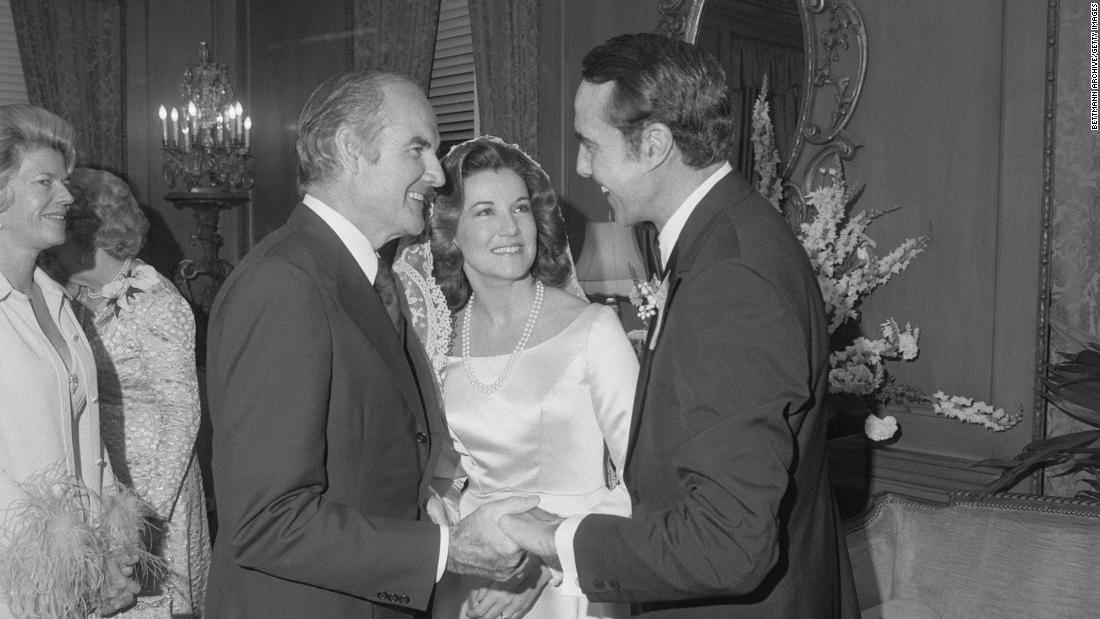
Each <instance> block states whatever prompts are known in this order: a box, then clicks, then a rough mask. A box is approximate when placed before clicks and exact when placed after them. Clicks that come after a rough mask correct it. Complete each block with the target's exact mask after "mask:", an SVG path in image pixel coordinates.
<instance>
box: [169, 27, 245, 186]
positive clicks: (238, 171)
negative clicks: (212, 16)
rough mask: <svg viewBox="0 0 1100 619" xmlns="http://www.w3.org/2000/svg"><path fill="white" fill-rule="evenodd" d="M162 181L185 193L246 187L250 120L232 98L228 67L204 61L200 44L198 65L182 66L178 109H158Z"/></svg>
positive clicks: (205, 49) (207, 53) (204, 50)
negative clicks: (178, 187) (162, 164)
mask: <svg viewBox="0 0 1100 619" xmlns="http://www.w3.org/2000/svg"><path fill="white" fill-rule="evenodd" d="M157 116H158V117H159V118H160V129H161V146H162V148H163V150H164V179H165V180H166V181H168V184H169V186H171V187H172V188H175V187H176V186H177V185H181V186H182V187H183V188H186V189H187V190H189V191H207V192H232V191H240V190H248V189H251V188H252V184H253V179H252V161H251V160H252V139H251V138H252V136H251V133H252V118H251V117H250V116H245V114H244V108H243V107H242V106H241V102H240V101H236V100H234V99H233V85H232V84H230V83H229V69H228V68H226V66H225V65H222V64H215V63H212V62H210V50H209V48H208V47H207V46H206V42H205V41H203V42H201V43H199V63H198V64H192V65H188V67H187V69H186V70H184V72H183V82H182V83H181V84H180V107H179V108H176V107H172V108H171V112H169V111H168V109H167V108H165V106H163V105H161V106H160V107H159V109H158V110H157Z"/></svg>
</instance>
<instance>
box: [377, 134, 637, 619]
mask: <svg viewBox="0 0 1100 619" xmlns="http://www.w3.org/2000/svg"><path fill="white" fill-rule="evenodd" d="M442 163H443V167H444V170H445V171H446V173H447V177H448V184H447V185H446V186H444V187H443V188H442V189H441V190H440V194H439V195H438V196H437V198H436V202H435V207H434V209H433V214H432V217H431V255H430V256H429V255H428V252H427V249H426V247H424V246H423V245H421V246H412V247H409V248H406V249H405V250H404V252H403V254H402V256H401V259H399V260H398V263H397V264H396V265H395V271H396V272H397V273H398V275H399V276H401V277H402V281H403V282H405V284H406V286H405V288H406V295H407V298H408V300H409V301H410V307H411V308H412V320H413V324H414V326H417V327H418V331H420V332H421V334H422V338H423V339H424V340H425V346H426V348H427V349H428V351H429V354H430V356H432V357H433V361H434V362H435V364H436V368H437V370H438V371H439V373H440V375H441V377H442V389H443V396H444V397H443V400H444V406H445V410H446V418H447V423H448V425H449V428H450V434H451V437H452V438H453V440H454V443H455V447H456V451H457V454H458V458H459V462H457V463H455V467H454V469H453V470H443V471H440V473H439V475H440V476H441V477H442V478H444V482H445V483H444V484H443V486H444V492H443V494H444V499H445V500H444V503H449V504H450V508H451V509H450V512H451V513H450V519H453V521H457V518H459V517H461V516H463V515H465V514H467V513H469V512H471V511H473V510H474V509H476V508H477V507H478V506H479V505H481V504H483V503H486V502H488V501H492V500H496V499H500V498H504V497H506V496H511V495H517V494H534V495H537V496H538V497H539V499H540V503H539V507H540V508H542V509H544V510H546V511H548V512H552V513H554V514H557V515H561V516H568V515H571V514H574V513H578V512H589V511H602V512H606V513H614V514H620V515H624V516H629V514H630V498H629V496H628V495H627V493H626V491H625V488H623V487H622V486H621V485H619V486H617V487H616V488H615V489H614V490H611V489H609V485H614V483H613V482H612V483H610V484H609V481H608V474H607V469H606V466H605V464H606V461H607V454H609V455H610V457H611V461H612V462H613V463H614V464H615V465H616V466H618V467H621V465H622V461H623V458H624V456H625V451H626V445H627V438H628V434H629V431H630V415H631V409H632V406H633V400H634V387H635V381H636V380H637V373H638V362H637V357H636V356H635V353H634V351H633V349H632V348H631V346H630V343H629V342H628V340H627V338H626V335H625V334H624V332H623V328H622V326H621V324H620V323H619V321H618V318H617V317H616V316H615V314H614V312H612V311H611V310H610V309H608V308H606V307H603V306H600V305H595V304H589V303H588V302H587V300H585V299H584V298H583V293H580V289H579V286H577V284H576V276H575V274H574V273H573V263H572V259H571V258H570V256H569V252H568V248H567V243H566V238H565V231H564V221H563V220H562V217H561V213H560V211H559V209H558V205H557V197H556V195H555V193H554V190H553V188H552V187H551V185H550V179H549V178H548V177H547V175H546V173H545V172H543V170H542V169H541V168H540V167H539V166H538V164H536V163H535V162H534V161H533V160H532V159H531V158H530V157H528V156H527V155H526V154H525V153H523V152H522V151H521V150H520V149H519V148H518V147H516V146H514V145H508V144H504V143H503V142H502V141H500V140H499V139H496V138H492V137H481V138H478V139H476V140H472V141H470V142H466V143H464V144H462V145H459V146H457V147H456V148H454V149H453V150H452V151H451V152H450V153H449V154H448V155H447V156H446V157H445V158H444V159H443V162H442ZM432 258H434V277H435V282H432V281H431V279H432V278H431V277H429V276H426V274H425V272H424V268H423V267H424V265H425V264H430V262H431V259H432ZM410 263H411V264H414V265H418V266H419V267H420V268H421V270H420V272H419V273H417V272H416V270H415V269H413V268H409V264H410ZM413 280H415V281H413ZM436 282H437V283H438V286H439V289H441V290H442V293H443V295H442V296H444V297H445V298H446V303H445V305H446V307H441V306H443V305H444V304H443V302H442V299H441V298H440V294H439V289H435V287H434V286H433V284H434V283H436ZM410 284H411V285H410ZM433 289H434V290H433ZM433 291H434V295H433ZM420 309H424V311H419V310H420ZM446 310H449V312H447V311H446ZM452 315H453V334H454V337H449V336H450V334H451V333H452V331H451V328H450V327H452V323H451V317H452ZM429 325H430V326H429ZM452 480H453V481H452ZM464 482H465V483H464ZM463 486H465V487H464V489H463ZM460 490H461V495H460V497H457V501H456V500H455V499H456V496H455V495H457V494H458V491H460ZM455 503H457V508H456V507H455ZM455 511H457V513H455ZM559 581H560V577H558V576H557V575H556V574H554V573H553V572H552V571H551V570H550V569H549V568H547V567H546V566H542V565H541V564H539V563H538V560H537V559H534V564H533V565H532V566H531V569H530V570H528V572H527V573H526V576H525V577H523V578H517V579H516V580H514V581H511V582H508V583H504V584H500V583H490V582H488V581H485V580H481V579H477V578H471V577H459V576H456V575H453V574H447V575H446V576H445V577H444V579H443V581H441V582H440V584H439V586H438V588H437V590H436V597H435V602H434V616H435V617H437V618H446V619H452V618H456V617H463V618H465V617H467V616H475V617H476V616H483V617H492V618H494V619H495V618H496V617H520V616H526V617H537V618H545V619H573V618H576V617H620V616H626V615H627V614H628V613H627V607H626V606H625V605H620V604H603V603H589V602H588V600H587V599H586V598H584V597H574V596H569V595H564V594H561V593H559V591H558V589H557V588H556V587H555V586H553V584H551V586H547V584H548V583H555V582H559ZM468 613H469V615H468ZM525 613H526V614H525Z"/></svg>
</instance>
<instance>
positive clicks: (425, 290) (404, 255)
mask: <svg viewBox="0 0 1100 619" xmlns="http://www.w3.org/2000/svg"><path fill="white" fill-rule="evenodd" d="M476 141H493V142H497V143H499V144H505V142H504V141H503V140H501V139H500V138H497V137H494V136H489V135H483V136H480V137H477V138H474V139H473V140H470V141H468V142H463V143H462V144H459V145H458V146H455V147H453V148H452V149H451V151H450V152H454V150H455V149H456V148H460V147H462V146H464V145H466V144H469V143H470V142H476ZM507 146H510V147H512V148H515V149H516V150H518V151H520V152H521V153H523V155H524V156H525V157H527V159H529V160H530V161H531V163H532V164H534V166H535V167H536V168H537V169H538V171H539V172H541V173H542V174H543V175H546V172H545V171H544V170H543V169H542V166H540V165H538V163H537V162H536V161H535V160H534V159H532V158H531V157H530V156H529V155H527V153H525V152H523V150H522V149H520V147H519V146H517V145H515V144H507ZM448 156H450V153H448ZM547 181H548V182H549V176H547ZM556 211H557V213H556V214H557V217H558V218H559V219H561V220H562V221H564V218H563V217H562V213H561V207H560V206H558V207H556ZM430 213H431V214H429V216H428V221H427V224H426V225H427V226H428V227H429V230H430V227H431V225H432V221H433V216H432V215H434V208H432V209H431V210H430ZM563 227H564V226H563ZM423 236H424V238H425V239H428V238H430V234H426V235H423ZM565 251H566V257H567V258H568V259H569V277H568V278H567V279H566V281H565V285H564V286H562V288H563V289H564V290H566V291H567V292H570V293H572V294H574V295H576V296H578V297H580V298H581V299H583V300H585V301H587V300H588V297H586V296H585V294H584V291H583V290H581V286H580V282H579V281H577V270H576V266H575V265H574V263H573V256H572V255H571V254H570V253H569V245H568V243H567V244H566V248H565ZM432 268H433V264H432V250H431V245H430V242H429V241H428V240H424V241H421V242H412V243H407V244H405V245H403V246H402V247H400V248H399V249H398V252H397V257H396V258H394V262H393V272H394V275H396V276H397V279H398V281H400V282H401V287H402V289H403V290H404V291H405V300H406V302H407V305H408V311H409V324H410V325H411V326H412V328H413V330H414V331H415V332H416V334H417V336H419V337H420V341H421V343H422V344H423V346H424V350H425V351H426V352H427V353H428V358H429V359H431V362H432V367H433V369H434V370H435V378H436V381H437V383H436V384H437V387H440V388H442V385H443V372H444V370H445V369H446V367H447V351H449V350H450V349H451V340H452V337H453V334H454V317H453V316H452V315H451V312H450V310H449V309H448V308H447V300H446V298H444V296H443V290H442V289H440V287H439V284H437V283H436V281H435V277H434V276H433V274H432Z"/></svg>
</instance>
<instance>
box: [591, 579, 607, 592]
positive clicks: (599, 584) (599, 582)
mask: <svg viewBox="0 0 1100 619" xmlns="http://www.w3.org/2000/svg"><path fill="white" fill-rule="evenodd" d="M592 586H593V587H595V588H597V589H600V590H602V589H604V588H606V584H605V583H604V581H602V580H593V581H592Z"/></svg>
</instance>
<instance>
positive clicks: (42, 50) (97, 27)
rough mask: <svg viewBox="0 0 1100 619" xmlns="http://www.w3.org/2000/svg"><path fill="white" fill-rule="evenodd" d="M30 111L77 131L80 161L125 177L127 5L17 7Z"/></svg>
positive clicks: (76, 0)
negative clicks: (48, 114)
mask: <svg viewBox="0 0 1100 619" xmlns="http://www.w3.org/2000/svg"><path fill="white" fill-rule="evenodd" d="M11 10H12V17H13V18H14V21H15V33H16V38H17V39H18V40H19V55H20V58H21V60H22V63H23V73H24V75H25V76H26V80H27V97H28V99H29V100H30V102H31V104H33V105H38V106H41V107H44V108H46V109H48V110H50V111H51V112H54V113H56V114H57V115H59V116H61V117H62V118H64V119H65V120H68V121H69V123H71V124H72V125H73V128H74V129H75V130H76V160H77V164H78V165H87V166H92V167H96V168H102V169H106V170H110V171H112V172H114V173H116V174H119V175H121V176H123V177H125V170H126V124H125V122H124V120H123V119H124V118H125V100H126V94H125V93H126V91H125V81H124V79H123V76H124V75H125V73H126V72H125V66H124V59H125V54H124V52H123V50H124V47H125V39H124V32H125V29H124V28H123V19H124V11H123V6H122V2H121V0H49V1H43V0H11Z"/></svg>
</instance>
